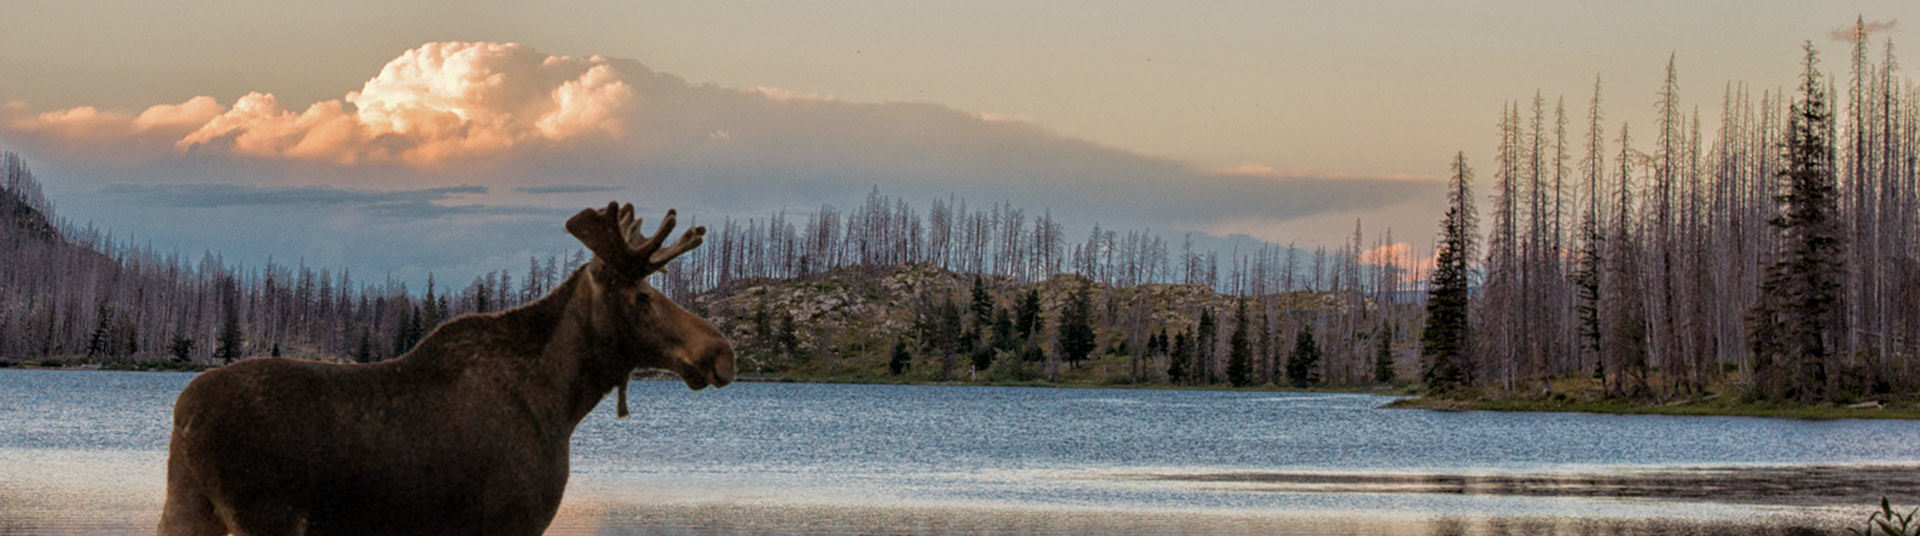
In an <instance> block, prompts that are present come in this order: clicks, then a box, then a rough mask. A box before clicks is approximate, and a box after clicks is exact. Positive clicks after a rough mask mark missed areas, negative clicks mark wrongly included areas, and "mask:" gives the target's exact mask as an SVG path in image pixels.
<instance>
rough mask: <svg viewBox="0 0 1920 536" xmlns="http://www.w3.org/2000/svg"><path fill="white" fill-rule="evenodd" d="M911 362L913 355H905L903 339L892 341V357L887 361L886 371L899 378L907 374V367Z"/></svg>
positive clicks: (905, 345) (904, 341)
mask: <svg viewBox="0 0 1920 536" xmlns="http://www.w3.org/2000/svg"><path fill="white" fill-rule="evenodd" d="M912 362H913V354H910V353H907V340H906V339H905V338H900V339H895V340H894V341H893V357H892V358H890V359H888V360H887V371H888V372H892V373H893V375H895V376H899V375H901V374H904V373H906V372H907V366H908V364H909V363H912Z"/></svg>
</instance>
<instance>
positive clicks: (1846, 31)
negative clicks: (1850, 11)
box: [1827, 19, 1900, 43]
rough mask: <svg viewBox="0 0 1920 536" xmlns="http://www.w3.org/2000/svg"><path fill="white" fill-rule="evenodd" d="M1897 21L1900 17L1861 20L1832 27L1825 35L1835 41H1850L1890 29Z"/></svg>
mask: <svg viewBox="0 0 1920 536" xmlns="http://www.w3.org/2000/svg"><path fill="white" fill-rule="evenodd" d="M1899 23H1900V19H1891V20H1885V21H1878V20H1876V21H1867V20H1861V21H1860V22H1858V23H1855V24H1849V25H1846V26H1842V27H1839V28H1834V29H1833V31H1831V32H1827V37H1829V38H1832V39H1833V40H1835V41H1840V42H1844V43H1852V42H1853V40H1855V39H1859V38H1862V37H1866V36H1869V35H1873V34H1877V33H1880V32H1885V31H1889V30H1892V29H1893V27H1894V25H1896V24H1899Z"/></svg>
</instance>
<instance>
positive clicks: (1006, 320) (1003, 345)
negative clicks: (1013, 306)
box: [993, 307, 1017, 352]
mask: <svg viewBox="0 0 1920 536" xmlns="http://www.w3.org/2000/svg"><path fill="white" fill-rule="evenodd" d="M993 346H994V348H998V349H1001V350H1006V351H1009V352H1011V351H1013V350H1014V348H1016V347H1017V345H1016V344H1015V340H1014V338H1013V315H1010V314H1007V309H1006V308H1004V307H995V308H993Z"/></svg>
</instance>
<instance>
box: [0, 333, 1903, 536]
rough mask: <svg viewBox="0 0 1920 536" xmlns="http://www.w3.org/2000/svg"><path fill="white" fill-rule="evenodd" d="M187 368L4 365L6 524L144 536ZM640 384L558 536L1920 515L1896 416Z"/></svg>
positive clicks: (1486, 527)
mask: <svg viewBox="0 0 1920 536" xmlns="http://www.w3.org/2000/svg"><path fill="white" fill-rule="evenodd" d="M191 377H192V376H191V375H186V374H155V373H115V372H50V371H17V370H0V534H48V533H53V534H130V533H131V534H144V533H150V532H151V531H152V530H153V527H154V524H155V523H156V521H157V518H158V516H159V510H160V505H161V501H162V495H163V492H164V481H165V478H164V477H165V475H164V463H163V461H164V458H165V455H166V438H167V423H168V421H169V418H170V409H171V405H172V400H173V397H174V395H176V394H178V393H179V391H180V389H181V388H182V387H184V386H185V385H186V383H187V381H188V380H190V379H191ZM633 389H634V397H633V399H634V404H633V405H634V407H635V409H636V412H635V418H634V419H628V420H616V419H613V418H612V415H611V413H612V408H611V404H607V405H604V406H607V407H603V408H600V411H601V413H600V414H596V415H593V416H591V417H589V418H588V419H587V420H586V421H584V422H583V423H581V427H580V429H579V431H578V432H577V433H576V434H575V436H574V438H573V447H574V451H573V452H574V458H573V477H572V479H571V480H570V484H569V490H568V494H567V499H566V501H565V502H564V503H563V504H562V507H561V511H560V515H559V517H558V518H557V519H556V520H555V522H554V525H553V528H552V530H551V531H550V532H551V533H554V534H742V533H744V534H768V535H783V534H846V533H878V534H899V533H907V534H983V533H984V534H1436V535H1438V534H1475V535H1480V534H1609V535H1611V534H1623V535H1630V534H1631V535H1668V534H1675V535H1679V534H1800V533H1823V534H1830V533H1835V532H1839V531H1840V528H1841V527H1845V526H1852V525H1853V524H1854V523H1856V522H1858V521H1861V520H1864V519H1865V515H1866V513H1867V508H1868V505H1869V504H1873V503H1876V502H1877V500H1878V497H1880V496H1883V495H1884V496H1891V497H1892V498H1893V500H1894V501H1895V502H1896V503H1901V504H1908V505H1912V504H1920V426H1915V425H1914V423H1909V422H1893V421H1876V422H1867V421H1838V422H1804V421H1786V420H1764V419H1736V418H1691V417H1655V416H1606V415H1514V414H1493V413H1472V412H1469V413H1445V414H1443V413H1431V412H1420V411H1391V410H1377V409H1374V408H1375V407H1376V406H1378V405H1379V404H1380V403H1382V402H1383V401H1384V399H1382V398H1380V397H1369V396H1359V395H1319V394H1273V393H1236V392H1210V391H1179V392H1173V391H1147V390H1097V389H1005V388H962V387H921V386H849V385H789V384H744V385H736V386H733V387H729V388H727V389H723V390H719V391H713V390H708V391H704V392H700V393H693V392H689V391H687V390H686V389H685V387H684V386H682V385H680V384H678V383H667V382H636V383H635V384H634V385H633ZM1816 528H1818V529H1821V530H1818V531H1814V529H1816ZM1809 531H1812V532H1809Z"/></svg>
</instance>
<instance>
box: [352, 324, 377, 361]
mask: <svg viewBox="0 0 1920 536" xmlns="http://www.w3.org/2000/svg"><path fill="white" fill-rule="evenodd" d="M353 361H354V362H355V363H372V362H373V334H371V333H368V332H367V328H365V327H362V328H360V343H359V344H356V345H354V349H353Z"/></svg>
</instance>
